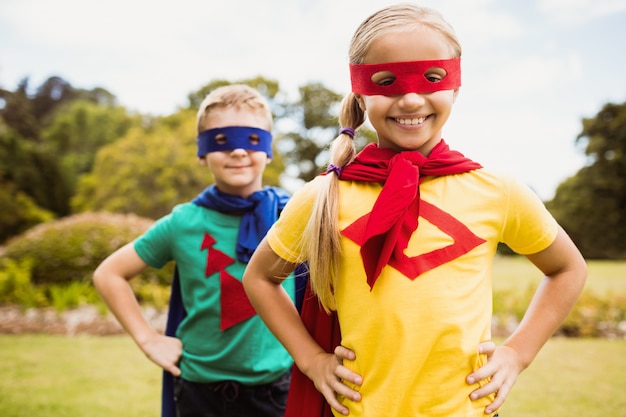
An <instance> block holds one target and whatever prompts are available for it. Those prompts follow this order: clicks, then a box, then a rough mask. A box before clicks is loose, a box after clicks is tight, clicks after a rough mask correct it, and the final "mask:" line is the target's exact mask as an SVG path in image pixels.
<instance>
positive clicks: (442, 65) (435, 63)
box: [350, 58, 461, 96]
mask: <svg viewBox="0 0 626 417" xmlns="http://www.w3.org/2000/svg"><path fill="white" fill-rule="evenodd" d="M350 79H351V81H352V92H353V93H355V94H363V95H366V96H375V95H383V96H395V95H400V94H407V93H432V92H435V91H441V90H455V89H457V88H459V87H460V86H461V58H454V59H438V60H430V61H410V62H385V63H382V64H350ZM374 80H376V81H374Z"/></svg>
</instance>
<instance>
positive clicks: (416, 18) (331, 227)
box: [302, 3, 461, 311]
mask: <svg viewBox="0 0 626 417" xmlns="http://www.w3.org/2000/svg"><path fill="white" fill-rule="evenodd" d="M416 27H422V28H426V29H429V30H432V31H435V32H438V33H441V34H442V35H443V36H444V37H445V38H446V39H447V40H448V41H449V45H450V54H451V58H458V57H460V56H461V45H460V43H459V41H458V39H457V37H456V35H455V33H454V29H453V28H452V27H451V26H450V25H449V24H448V23H447V22H446V21H445V19H444V18H443V17H442V16H441V14H440V13H439V12H437V11H436V10H433V9H430V8H427V7H421V6H417V5H414V4H408V3H402V4H397V5H392V6H389V7H386V8H384V9H381V10H379V11H378V12H376V13H374V14H372V15H371V16H370V17H368V18H367V19H365V20H364V21H363V22H362V23H361V25H360V26H359V27H358V28H357V30H356V32H355V33H354V36H353V37H352V41H351V43H350V51H349V58H350V63H352V64H360V63H363V61H364V59H365V56H366V54H367V52H368V51H369V48H370V46H371V44H372V42H373V41H375V40H376V39H378V38H380V37H381V36H384V35H386V34H388V33H391V32H401V31H407V30H413V29H415V28H416ZM364 121H365V112H364V111H363V110H362V109H361V107H360V106H359V103H358V101H357V97H356V95H355V94H354V93H349V94H348V95H347V96H346V97H345V98H344V99H343V102H342V105H341V111H340V114H339V123H340V125H341V126H342V127H351V128H353V129H357V128H358V127H360V126H361V125H362V124H363V122H364ZM355 156H356V148H355V146H354V142H353V140H352V138H351V137H350V136H348V135H347V134H345V133H344V134H340V135H339V136H338V137H337V138H336V139H335V140H333V141H332V142H331V144H330V158H329V164H333V165H336V166H338V167H344V166H346V165H348V164H349V163H350V162H352V161H353V160H354V157H355ZM318 181H321V182H322V184H321V186H320V189H319V193H318V195H317V198H316V200H315V203H314V206H313V211H312V214H311V217H310V219H309V222H308V223H307V225H306V228H305V230H304V235H303V239H302V240H303V245H304V247H303V250H304V253H305V254H306V257H307V261H308V264H309V273H310V280H311V289H312V290H313V292H314V293H315V294H316V295H317V297H318V299H319V301H320V303H321V305H322V306H323V307H324V309H325V310H326V311H329V310H334V309H335V308H336V305H335V298H334V288H335V280H336V278H337V275H338V271H339V263H340V259H341V243H340V237H341V235H340V230H339V224H338V213H339V207H338V206H339V179H338V177H337V175H335V174H334V173H329V174H328V175H325V176H323V177H321V178H319V179H318Z"/></svg>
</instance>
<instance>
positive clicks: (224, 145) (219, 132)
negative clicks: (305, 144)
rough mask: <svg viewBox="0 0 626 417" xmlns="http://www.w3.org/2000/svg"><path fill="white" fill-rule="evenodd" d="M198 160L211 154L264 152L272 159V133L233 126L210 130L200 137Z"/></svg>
mask: <svg viewBox="0 0 626 417" xmlns="http://www.w3.org/2000/svg"><path fill="white" fill-rule="evenodd" d="M197 142H198V158H204V156H205V155H206V154H207V153H209V152H218V151H232V150H235V149H245V150H247V151H263V152H265V153H266V154H267V156H268V158H271V157H272V133H271V132H268V131H267V130H263V129H258V128H256V127H246V126H231V127H217V128H215V129H208V130H205V131H204V132H201V133H200V134H199V135H198V140H197Z"/></svg>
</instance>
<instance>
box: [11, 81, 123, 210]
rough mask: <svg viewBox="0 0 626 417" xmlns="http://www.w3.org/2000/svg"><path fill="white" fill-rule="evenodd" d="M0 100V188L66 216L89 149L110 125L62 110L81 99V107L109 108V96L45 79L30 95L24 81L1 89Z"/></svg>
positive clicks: (112, 102) (112, 99)
mask: <svg viewBox="0 0 626 417" xmlns="http://www.w3.org/2000/svg"><path fill="white" fill-rule="evenodd" d="M0 100H1V102H2V106H0V118H1V119H2V121H3V124H2V127H3V128H2V129H0V146H1V150H0V165H1V166H3V167H4V169H3V170H2V171H1V177H0V186H2V187H4V186H6V187H10V188H11V189H12V190H14V191H15V192H20V193H24V194H26V195H27V196H28V197H29V198H30V199H31V200H32V201H33V202H34V203H35V204H36V205H37V206H39V207H41V208H42V209H45V210H48V211H51V212H53V213H54V214H55V215H57V216H63V215H66V214H68V213H69V199H70V198H71V196H72V195H73V193H74V188H75V183H76V176H77V175H79V174H80V173H81V172H86V171H88V170H89V169H90V161H91V160H93V154H95V149H94V147H96V146H100V142H101V141H102V140H103V139H102V136H103V135H102V134H101V133H102V132H105V131H107V130H111V129H112V124H113V120H112V119H106V118H102V117H100V118H97V117H96V118H95V120H94V118H90V117H86V116H85V115H86V114H87V113H88V112H86V111H83V112H82V116H81V111H78V110H77V109H76V108H75V107H68V105H69V103H72V102H74V101H77V100H82V101H83V102H84V104H83V107H85V106H93V107H97V106H101V107H102V108H106V109H111V108H113V106H114V105H115V97H114V96H113V95H112V94H110V93H109V92H108V91H106V90H104V89H102V88H95V89H93V90H83V89H76V88H73V87H72V86H71V85H70V84H69V83H68V82H67V81H65V80H63V79H62V78H60V77H50V78H48V79H47V80H46V81H45V82H44V83H43V84H42V85H41V86H40V87H39V88H37V89H36V90H35V91H34V92H31V91H30V88H29V85H28V79H27V78H26V79H24V80H22V81H21V82H20V83H19V85H18V87H17V89H16V91H14V92H11V91H8V90H5V89H2V90H0ZM68 108H69V110H67V109H68ZM64 109H65V110H64ZM91 113H92V114H93V113H94V112H93V111H91ZM60 114H61V115H62V116H61V120H60V122H59V123H57V122H56V121H57V117H58V116H59V115H60ZM81 120H82V122H83V123H81ZM92 121H93V123H91V122H92ZM74 128H76V129H74ZM78 129H82V130H81V131H78ZM113 129H115V128H113ZM72 134H74V135H72ZM77 135H78V136H79V137H76V136H77ZM94 137H95V138H96V139H95V140H93V138H94ZM85 144H90V145H91V146H92V148H90V147H89V146H85Z"/></svg>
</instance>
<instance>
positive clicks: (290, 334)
mask: <svg viewBox="0 0 626 417" xmlns="http://www.w3.org/2000/svg"><path fill="white" fill-rule="evenodd" d="M294 268H295V265H294V264H292V263H289V262H286V261H285V260H283V259H282V258H280V257H279V256H278V255H276V254H275V253H274V252H273V251H272V249H271V248H270V246H269V244H268V243H267V241H266V240H265V239H263V240H262V241H261V243H260V244H259V246H258V248H257V249H256V250H255V252H254V255H253V256H252V259H250V262H249V263H248V266H247V267H246V271H245V272H244V275H243V285H244V288H245V290H246V294H247V295H248V298H249V299H250V302H251V303H252V305H253V306H254V308H255V309H256V311H257V313H258V314H259V316H260V317H261V318H262V319H263V321H264V322H265V324H266V325H267V327H268V328H269V329H270V330H271V331H272V333H273V334H274V335H275V336H276V338H277V339H278V340H279V341H280V342H281V343H282V344H283V346H285V349H287V351H288V352H289V353H290V354H291V356H292V357H293V359H294V361H295V363H296V365H297V366H298V368H300V370H301V371H302V372H303V373H304V374H305V375H306V376H307V377H309V378H310V379H311V380H312V381H313V382H314V384H315V387H316V388H317V390H318V391H320V392H321V393H322V394H323V395H324V397H325V398H326V401H327V402H328V404H329V405H330V406H331V407H333V408H334V409H335V410H337V411H339V412H341V413H342V414H346V413H347V411H348V410H347V408H346V407H344V406H343V405H342V404H341V403H339V401H337V398H336V396H335V393H338V394H340V395H343V396H345V397H347V398H350V399H353V400H355V401H359V400H360V395H359V393H358V392H356V391H354V390H352V389H350V388H349V387H348V386H347V385H345V384H343V383H342V382H341V379H345V380H349V381H351V382H353V383H355V384H357V385H358V384H360V383H361V378H360V376H359V375H357V374H356V373H354V372H352V371H350V370H348V369H347V368H345V367H344V366H343V365H342V358H346V359H354V353H353V352H352V351H349V350H348V349H345V348H342V347H339V348H338V349H337V350H336V352H335V354H332V353H327V352H325V351H324V349H322V347H321V346H320V345H319V344H318V343H317V342H316V341H315V340H314V339H313V338H312V337H311V335H310V334H309V332H308V331H307V329H306V327H305V326H304V324H303V323H302V320H301V319H300V315H299V314H298V311H297V309H296V307H295V306H294V304H293V302H292V301H291V298H290V297H289V295H288V294H287V292H286V291H285V290H284V288H283V287H282V286H281V285H280V284H281V283H282V281H283V280H284V279H285V278H286V277H287V276H288V275H289V274H290V273H291V272H292V271H293V270H294Z"/></svg>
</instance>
